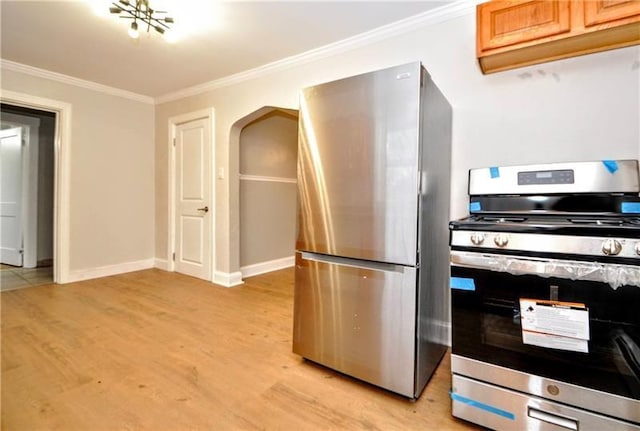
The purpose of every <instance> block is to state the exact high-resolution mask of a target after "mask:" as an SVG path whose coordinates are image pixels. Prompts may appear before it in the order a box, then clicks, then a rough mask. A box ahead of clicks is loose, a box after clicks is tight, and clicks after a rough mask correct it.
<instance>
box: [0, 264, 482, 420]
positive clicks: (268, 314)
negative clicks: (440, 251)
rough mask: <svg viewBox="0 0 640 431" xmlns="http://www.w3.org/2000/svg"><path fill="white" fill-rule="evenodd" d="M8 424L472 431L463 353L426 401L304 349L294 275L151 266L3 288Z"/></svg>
mask: <svg viewBox="0 0 640 431" xmlns="http://www.w3.org/2000/svg"><path fill="white" fill-rule="evenodd" d="M0 305H1V307H2V317H1V335H2V340H1V347H2V356H1V358H2V364H1V365H2V366H1V370H2V375H1V384H0V386H1V388H0V389H1V392H0V402H1V404H0V409H1V413H0V416H1V427H2V429H3V430H7V431H9V430H40V429H47V430H65V431H66V430H116V429H118V430H119V429H131V430H134V429H135V430H210V429H216V430H237V429H243V430H244V429H246V430H253V429H255V430H264V429H268V430H293V429H295V430H326V429H345V430H360V429H368V430H395V429H398V430H413V429H415V430H418V429H419V430H432V429H433V430H435V429H438V430H466V429H478V428H477V427H475V426H473V425H471V424H468V423H465V422H463V421H459V420H456V419H454V418H453V417H451V414H450V400H449V395H448V391H449V385H450V376H449V373H450V371H449V357H448V355H447V356H446V357H445V359H444V360H443V362H442V364H441V365H440V367H439V368H438V370H437V372H436V374H435V376H434V377H433V379H432V381H431V382H430V383H429V385H428V386H427V389H426V390H425V392H424V393H423V395H422V396H421V397H420V399H419V400H418V401H416V402H411V401H409V400H407V399H405V398H403V397H400V396H398V395H395V394H392V393H390V392H387V391H384V390H382V389H379V388H376V387H374V386H371V385H369V384H366V383H363V382H361V381H358V380H356V379H353V378H351V377H348V376H345V375H342V374H340V373H337V372H335V371H332V370H330V369H327V368H325V367H322V366H320V365H317V364H314V363H312V362H310V361H306V360H304V359H302V358H300V357H299V356H297V355H295V354H293V353H292V351H291V336H292V330H293V325H292V316H293V270H292V269H285V270H281V271H276V272H273V273H269V274H263V275H261V276H257V277H252V278H249V279H247V280H245V284H243V285H242V286H238V287H235V288H230V289H229V288H224V287H221V286H217V285H214V284H211V283H207V282H204V281H202V280H198V279H194V278H191V277H187V276H183V275H180V274H175V273H168V272H164V271H160V270H148V271H140V272H134V273H130V274H123V275H118V276H113V277H106V278H102V279H96V280H88V281H83V282H78V283H72V284H67V285H43V286H37V287H32V288H27V289H21V290H13V291H8V292H2V293H1V294H0Z"/></svg>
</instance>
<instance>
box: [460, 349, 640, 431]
mask: <svg viewBox="0 0 640 431" xmlns="http://www.w3.org/2000/svg"><path fill="white" fill-rule="evenodd" d="M451 371H452V372H453V373H454V376H456V375H458V376H467V377H468V378H471V379H473V380H478V381H484V382H486V383H491V384H494V385H497V386H500V387H502V388H510V389H512V390H513V391H516V392H521V393H524V394H526V393H528V394H531V395H534V396H535V397H540V398H547V399H549V400H551V401H553V402H556V403H561V404H566V405H574V406H577V407H580V408H583V409H585V410H589V411H593V412H599V413H600V415H601V416H610V417H614V418H615V417H618V418H628V419H629V420H630V421H633V422H636V423H640V403H639V402H638V401H636V400H630V399H629V398H625V397H620V396H616V395H612V394H608V393H606V392H602V391H597V390H593V389H589V388H585V387H583V386H577V385H572V384H570V383H567V382H563V381H560V380H555V379H549V378H544V377H540V376H535V375H532V374H528V373H523V372H521V371H517V370H513V369H511V368H506V367H500V366H497V365H493V364H489V363H486V362H482V361H476V360H474V359H470V358H467V357H464V356H460V355H451ZM454 381H455V380H454ZM453 386H454V391H456V392H460V391H459V388H458V387H457V386H456V385H455V384H454V385H453ZM507 393H512V392H511V391H508V392H507ZM475 399H484V400H486V398H484V397H482V396H481V397H478V398H475ZM498 405H499V404H498ZM552 411H553V410H552ZM613 423H614V424H616V425H619V424H622V423H625V422H623V421H614V422H613ZM627 424H628V422H627ZM517 428H519V429H525V428H524V427H522V428H520V427H517ZM594 429H601V428H594ZM613 429H620V428H613ZM632 429H640V426H635V428H632Z"/></svg>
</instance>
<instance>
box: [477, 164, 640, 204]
mask: <svg viewBox="0 0 640 431" xmlns="http://www.w3.org/2000/svg"><path fill="white" fill-rule="evenodd" d="M606 162H611V164H607V163H606ZM613 163H615V165H614V164H613ZM611 170H615V171H614V172H615V175H612V172H611ZM554 173H556V175H553V174H554ZM637 190H638V161H637V160H611V161H605V163H603V162H602V161H595V162H572V163H547V164H540V165H526V166H505V167H502V166H501V167H493V168H488V169H487V168H480V169H471V170H470V171H469V194H470V195H471V196H474V195H506V194H548V193H559V192H562V193H624V192H634V191H636V193H637Z"/></svg>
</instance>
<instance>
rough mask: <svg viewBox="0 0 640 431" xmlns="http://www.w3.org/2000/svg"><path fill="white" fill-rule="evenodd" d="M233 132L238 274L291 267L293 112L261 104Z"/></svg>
mask: <svg viewBox="0 0 640 431" xmlns="http://www.w3.org/2000/svg"><path fill="white" fill-rule="evenodd" d="M234 128H237V130H238V141H237V146H236V147H235V148H236V149H237V154H238V159H237V160H238V163H237V166H238V176H237V178H238V184H237V191H238V200H237V205H238V208H237V214H238V230H237V232H238V242H237V244H238V246H239V247H238V250H237V253H238V256H237V259H238V264H239V269H240V272H241V274H242V277H243V278H245V277H250V276H253V275H257V274H262V273H265V272H269V271H274V270H277V269H281V268H285V267H288V266H291V265H293V262H294V250H295V235H296V222H297V220H296V165H297V145H298V112H297V111H296V110H290V109H283V108H276V107H264V108H261V109H259V110H258V111H255V112H254V113H252V114H250V115H248V116H246V117H244V118H243V119H242V120H240V121H238V122H236V124H235V125H234Z"/></svg>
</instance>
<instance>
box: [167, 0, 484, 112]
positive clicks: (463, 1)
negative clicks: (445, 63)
mask: <svg viewBox="0 0 640 431" xmlns="http://www.w3.org/2000/svg"><path fill="white" fill-rule="evenodd" d="M482 1H486V0H459V1H456V2H453V3H450V4H447V5H445V6H442V7H439V8H434V9H431V10H428V11H425V12H423V13H421V14H418V15H414V16H411V17H409V18H405V19H403V20H400V21H396V22H393V23H391V24H387V25H384V26H382V27H378V28H376V29H373V30H370V31H368V32H365V33H361V34H358V35H356V36H353V37H349V38H347V39H343V40H340V41H338V42H335V43H331V44H328V45H325V46H322V47H320V48H317V49H312V50H310V51H306V52H303V53H302V54H298V55H293V56H291V57H287V58H284V59H282V60H278V61H274V62H271V63H267V64H265V65H263V66H259V67H256V68H254V69H249V70H246V71H243V72H240V73H236V74H233V75H229V76H226V77H224V78H220V79H216V80H213V81H209V82H205V83H203V84H199V85H195V86H192V87H187V88H184V89H182V90H178V91H175V92H171V93H167V94H165V95H162V96H159V97H156V98H155V103H156V104H160V103H166V102H171V101H174V100H178V99H183V98H185V97H190V96H196V95H198V94H202V93H205V92H207V91H212V90H216V89H218V88H223V87H228V86H230V85H234V84H238V83H240V82H243V81H248V80H251V79H256V78H259V77H261V76H265V75H268V74H270V73H274V72H278V71H282V70H286V69H289V68H291V67H294V66H298V65H302V64H305V63H309V62H311V61H316V60H320V59H323V58H326V57H330V56H333V55H336V54H340V53H343V52H346V51H350V50H353V49H356V48H359V47H362V46H366V45H370V44H372V43H375V42H379V41H381V40H384V39H387V38H390V37H393V36H396V35H400V34H403V33H408V32H410V31H413V30H417V29H419V28H422V27H426V26H429V25H435V24H438V23H441V22H445V21H449V20H451V19H454V18H458V17H460V16H463V15H468V14H469V13H472V12H475V6H476V5H477V4H479V3H481V2H482Z"/></svg>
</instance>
